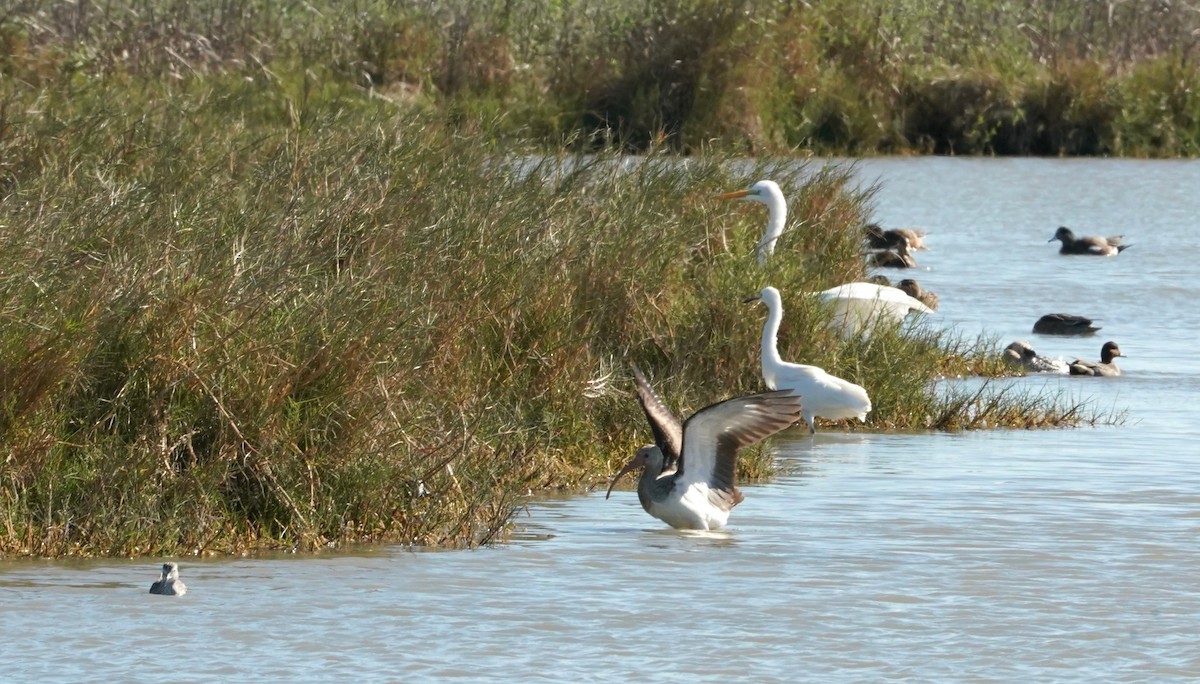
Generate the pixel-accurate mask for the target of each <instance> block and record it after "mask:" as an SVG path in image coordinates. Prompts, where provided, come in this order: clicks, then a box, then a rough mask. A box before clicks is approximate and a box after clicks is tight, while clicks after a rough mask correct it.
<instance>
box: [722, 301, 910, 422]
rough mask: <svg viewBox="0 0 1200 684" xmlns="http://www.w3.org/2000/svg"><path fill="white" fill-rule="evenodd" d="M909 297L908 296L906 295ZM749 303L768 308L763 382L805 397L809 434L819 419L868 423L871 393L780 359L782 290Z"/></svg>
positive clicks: (805, 420)
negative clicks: (764, 305) (780, 293)
mask: <svg viewBox="0 0 1200 684" xmlns="http://www.w3.org/2000/svg"><path fill="white" fill-rule="evenodd" d="M905 296H906V297H907V296H908V295H905ZM746 302H747V303H751V302H762V303H764V304H766V305H767V311H768V315H767V322H766V323H765V324H764V325H763V333H762V352H761V355H762V375H763V382H765V383H766V384H767V387H770V388H771V389H773V390H782V389H790V390H792V391H793V392H795V393H796V394H798V395H799V396H801V397H804V411H803V417H804V422H805V423H808V430H809V432H810V433H812V434H816V432H817V427H816V422H815V418H816V417H818V416H819V417H821V418H831V419H834V420H839V419H842V418H858V419H859V420H860V421H863V422H866V420H867V413H868V412H870V410H871V399H870V397H868V396H867V390H865V389H863V388H862V387H861V386H860V385H856V384H854V383H852V382H850V381H848V380H843V379H841V378H839V377H837V376H834V375H830V374H829V373H826V372H825V371H824V370H822V369H820V368H818V367H816V366H806V365H804V364H799V363H789V362H787V361H784V360H783V359H782V358H781V357H780V356H779V345H778V341H777V338H778V336H779V324H780V322H781V321H783V301H782V300H781V298H780V296H779V290H776V289H775V288H773V287H764V288H763V289H762V292H761V293H760V294H759V296H757V297H750V298H749V299H747V300H746Z"/></svg>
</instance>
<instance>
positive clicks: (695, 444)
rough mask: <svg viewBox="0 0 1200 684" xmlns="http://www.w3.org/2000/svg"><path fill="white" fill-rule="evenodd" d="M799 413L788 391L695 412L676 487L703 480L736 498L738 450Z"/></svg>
mask: <svg viewBox="0 0 1200 684" xmlns="http://www.w3.org/2000/svg"><path fill="white" fill-rule="evenodd" d="M800 412H801V399H800V397H798V396H796V395H795V394H792V392H791V390H777V391H775V392H763V393H761V394H751V395H748V396H743V397H736V398H734V399H727V400H725V401H722V402H720V403H717V404H712V405H711V406H707V407H705V408H702V409H700V410H699V411H697V412H696V413H695V415H693V416H692V417H690V418H688V419H687V422H685V423H684V427H683V430H684V432H683V434H684V437H683V453H682V454H681V456H680V461H679V469H678V471H677V481H676V484H677V486H678V485H684V486H686V485H688V484H690V483H696V482H703V483H706V484H707V485H708V486H709V487H710V488H711V489H713V490H715V491H716V492H721V493H725V494H727V495H728V496H729V497H734V496H736V495H735V492H736V488H735V487H734V479H735V475H736V469H737V453H738V450H739V449H741V448H742V447H746V446H749V445H751V444H754V443H756V442H758V441H760V440H763V439H765V438H767V437H770V436H771V435H773V434H775V433H776V432H779V431H780V430H782V429H784V428H786V427H788V426H789V425H791V424H792V423H795V422H796V421H797V420H798V419H799V418H800ZM734 503H736V501H735V502H734ZM729 505H730V506H732V504H729Z"/></svg>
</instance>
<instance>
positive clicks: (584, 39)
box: [0, 0, 1200, 156]
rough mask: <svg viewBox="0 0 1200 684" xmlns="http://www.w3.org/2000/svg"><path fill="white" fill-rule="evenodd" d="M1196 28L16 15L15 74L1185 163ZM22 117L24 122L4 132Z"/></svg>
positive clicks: (573, 137)
mask: <svg viewBox="0 0 1200 684" xmlns="http://www.w3.org/2000/svg"><path fill="white" fill-rule="evenodd" d="M1198 56H1200V14H1198V13H1196V12H1193V11H1191V9H1189V8H1188V7H1187V6H1186V5H1183V4H1180V3H1170V2H1161V1H1159V0H1128V1H1126V2H1062V1H1061V0H976V1H973V2H963V1H961V0H899V1H896V0H821V1H820V2H767V1H765V0H735V1H733V2H728V1H726V0H663V1H661V2H634V1H633V0H614V1H612V2H596V1H595V0H575V1H562V2H550V1H547V0H448V1H446V2H437V3H424V2H411V1H409V2H397V1H395V0H388V1H385V0H355V1H354V2H330V1H329V0H315V1H314V2H293V1H288V0H285V1H284V2H267V1H266V0H248V1H246V2H230V1H228V0H201V1H199V2H193V1H190V0H118V1H116V2H103V3H101V2H97V1H96V0H79V1H78V2H72V3H63V2H58V1H57V0H17V1H16V2H13V3H10V8H9V9H7V10H3V11H0V73H2V74H4V75H5V76H6V77H8V78H16V79H18V80H21V81H24V82H26V83H27V84H32V85H44V86H60V85H62V84H63V83H64V81H77V80H80V79H83V78H96V77H98V76H109V77H114V76H130V75H138V76H157V77H161V78H173V79H186V78H191V77H194V76H195V75H197V74H204V73H212V72H220V73H227V74H237V73H243V74H244V73H246V72H247V71H249V72H251V73H254V72H260V73H261V72H271V73H274V74H277V75H280V76H282V77H285V78H288V77H295V76H296V75H298V74H301V73H308V74H310V75H312V76H314V77H315V81H317V82H319V83H320V84H321V86H320V87H328V85H329V84H330V83H334V82H336V83H339V84H343V85H347V86H352V87H354V88H357V89H359V90H360V91H361V94H363V95H365V94H368V93H369V94H370V95H371V96H374V97H376V98H378V99H380V100H382V101H385V102H389V103H392V104H393V105H395V106H396V107H398V108H400V109H403V110H405V111H414V110H415V111H420V112H423V113H426V114H431V115H433V116H434V117H435V118H437V119H438V120H439V121H441V122H443V123H444V124H446V125H450V126H451V127H453V128H455V129H458V130H473V131H479V130H482V131H485V132H487V133H488V134H489V135H490V136H493V137H507V138H514V137H515V138H519V139H524V140H533V141H536V142H538V143H539V144H540V145H542V146H543V147H544V148H548V149H557V148H558V147H559V145H560V144H562V143H564V142H568V143H570V144H572V145H580V146H583V147H586V148H590V149H598V148H600V147H604V146H608V145H612V144H618V145H621V146H623V147H625V149H627V150H636V151H645V150H647V149H650V148H652V147H656V146H661V145H665V146H666V147H668V148H669V149H672V150H674V151H676V152H680V151H685V152H691V153H694V152H699V151H702V150H705V149H708V148H710V146H712V145H716V146H718V147H722V148H728V149H731V150H735V151H739V152H742V153H745V152H756V153H761V152H781V151H782V152H786V151H791V150H794V149H797V148H803V149H807V150H811V151H815V152H817V153H820V154H840V155H847V154H878V153H882V154H891V153H910V152H916V153H927V152H934V153H939V154H1033V155H1125V156H1130V155H1132V156H1181V155H1182V156H1193V155H1196V154H1197V153H1198V152H1200V97H1198V96H1197V93H1198V92H1200V68H1198V67H1200V63H1198ZM10 113H11V112H10Z"/></svg>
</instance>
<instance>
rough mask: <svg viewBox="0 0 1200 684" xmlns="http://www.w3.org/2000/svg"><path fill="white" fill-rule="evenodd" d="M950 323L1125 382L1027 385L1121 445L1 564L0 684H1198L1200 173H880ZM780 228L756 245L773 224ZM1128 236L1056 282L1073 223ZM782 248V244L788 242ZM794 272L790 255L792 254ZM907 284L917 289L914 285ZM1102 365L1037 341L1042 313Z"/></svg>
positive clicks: (939, 438) (996, 165) (936, 447)
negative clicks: (172, 578) (329, 552)
mask: <svg viewBox="0 0 1200 684" xmlns="http://www.w3.org/2000/svg"><path fill="white" fill-rule="evenodd" d="M858 171H859V173H860V174H861V176H862V178H863V179H864V181H865V182H870V181H873V180H876V179H878V180H880V181H882V183H883V185H882V187H881V189H880V191H879V194H878V195H877V218H878V219H880V221H881V222H882V223H883V224H884V225H885V226H886V227H899V226H906V225H913V226H920V227H923V228H925V229H927V230H928V231H929V233H930V234H929V237H928V239H927V243H928V244H929V245H930V249H929V250H928V251H924V252H918V253H917V254H916V256H917V259H918V261H919V262H920V264H921V268H920V269H919V270H918V271H917V272H916V273H906V274H904V275H909V276H915V277H917V278H918V279H919V280H921V282H922V283H923V284H924V285H925V286H926V287H928V288H929V289H932V290H934V291H935V292H937V293H938V294H939V295H940V297H941V307H942V308H941V311H940V312H939V314H938V315H937V318H938V320H939V322H940V324H942V325H950V326H954V327H956V328H958V329H960V330H962V331H963V332H964V333H965V334H968V335H972V336H973V335H974V334H975V333H977V332H980V331H984V330H987V331H990V332H991V333H993V334H994V335H996V336H997V338H998V341H999V346H1003V345H1004V344H1007V342H1008V341H1010V340H1012V339H1016V338H1024V339H1027V340H1029V341H1030V342H1031V343H1032V344H1033V346H1034V347H1035V348H1036V349H1037V350H1038V351H1039V352H1040V353H1042V354H1046V355H1050V356H1063V357H1065V358H1067V359H1068V360H1069V359H1071V358H1074V357H1075V356H1077V355H1078V356H1084V357H1087V358H1098V355H1099V350H1100V345H1101V344H1102V343H1103V342H1104V341H1105V340H1108V339H1113V340H1116V341H1117V342H1119V343H1120V345H1121V348H1122V350H1123V351H1124V353H1126V354H1127V355H1128V356H1129V358H1128V359H1121V360H1120V361H1119V362H1120V363H1121V366H1122V368H1123V369H1124V371H1125V375H1123V376H1122V377H1120V378H1111V379H1110V378H1104V379H1092V378H1086V379H1085V378H1045V377H1034V378H1024V379H1020V380H1016V381H1014V382H1018V383H1029V384H1033V385H1034V386H1036V387H1041V386H1046V387H1047V388H1048V389H1050V390H1057V389H1060V388H1061V389H1062V390H1063V391H1065V392H1067V393H1069V394H1070V395H1071V396H1077V397H1086V398H1090V399H1091V400H1092V401H1093V402H1094V403H1095V404H1096V405H1097V406H1099V407H1101V408H1110V409H1113V410H1117V411H1125V412H1127V421H1126V423H1125V424H1124V425H1122V426H1119V427H1102V428H1083V429H1075V430H1059V431H1036V432H1023V431H1022V432H1011V431H1003V432H980V433H971V434H960V435H946V434H920V435H893V434H857V433H856V434H843V433H837V432H834V431H824V432H821V433H819V434H818V435H817V436H816V437H815V438H812V439H810V438H808V437H806V436H804V435H803V434H798V435H790V437H791V439H781V440H777V441H776V442H775V443H776V444H777V446H778V447H779V459H780V463H781V464H782V466H783V468H784V474H783V475H782V476H781V477H779V478H777V479H776V480H774V481H772V482H770V483H764V484H752V485H747V486H745V487H743V489H744V491H745V494H746V500H745V502H744V503H743V504H742V505H741V506H739V507H738V508H737V510H735V511H734V514H733V516H732V517H731V519H730V526H729V528H728V529H727V530H725V531H723V532H720V533H710V534H686V533H680V532H675V531H672V530H669V529H666V528H665V527H663V526H662V525H661V524H660V523H658V521H656V520H654V519H652V518H650V517H649V516H647V515H646V514H645V513H643V512H642V510H641V508H640V506H639V505H638V503H637V498H636V496H634V495H633V494H632V493H631V492H628V491H624V492H615V493H614V494H613V498H612V499H611V500H608V501H605V500H604V496H603V492H597V493H594V494H592V495H590V496H586V497H570V498H564V499H550V500H543V501H539V502H534V503H531V504H530V505H529V507H528V510H527V511H526V512H525V513H523V514H522V516H521V517H520V520H519V522H520V524H521V529H520V531H519V532H518V533H517V534H516V535H515V537H514V538H513V539H512V540H511V541H510V542H509V543H507V544H504V545H500V546H497V547H493V548H487V549H480V550H475V551H469V552H414V551H410V550H406V549H402V548H398V547H382V548H372V549H363V550H360V551H359V552H358V553H350V554H344V555H337V556H325V557H318V558H295V557H278V558H259V559H243V560H228V559H225V560H202V561H201V560H189V559H182V560H181V577H182V579H183V580H184V581H185V582H187V584H188V586H189V593H188V594H187V595H186V596H184V597H180V598H174V597H161V596H150V595H148V594H147V593H146V592H147V590H148V589H149V586H150V583H151V582H152V581H153V580H154V579H156V578H157V576H158V566H159V564H160V562H161V560H160V559H142V560H137V561H125V560H105V561H28V560H22V561H9V562H0V625H2V626H3V634H4V638H3V639H0V679H4V680H5V681H31V680H36V681H68V680H70V681H78V680H88V681H105V680H121V681H145V680H150V679H163V678H170V679H171V680H172V681H211V680H218V679H221V680H228V679H236V678H242V679H244V678H246V677H249V676H254V677H256V678H258V679H266V680H288V681H329V680H340V679H349V678H352V677H353V678H356V679H365V680H369V681H380V680H388V681H422V680H446V679H460V680H472V681H474V680H492V681H555V682H558V681H576V680H582V681H608V680H635V681H636V680H655V681H684V680H689V681H691V680H697V679H699V680H718V679H727V678H730V677H745V678H748V679H749V680H752V681H772V680H774V681H819V682H861V681H879V680H901V679H907V680H911V681H922V682H924V681H1013V680H1015V679H1017V678H1020V679H1021V680H1023V681H1084V680H1100V681H1105V682H1123V681H1171V680H1190V679H1195V678H1197V677H1200V641H1198V637H1197V635H1198V634H1200V553H1198V551H1197V538H1198V535H1197V532H1198V531H1200V466H1198V464H1197V461H1198V460H1200V458H1198V457H1200V448H1198V445H1200V440H1198V439H1197V438H1198V436H1200V428H1198V427H1197V417H1198V416H1197V411H1196V408H1195V406H1196V402H1197V401H1198V400H1200V368H1198V367H1197V363H1196V362H1195V360H1194V359H1195V358H1196V357H1195V353H1194V341H1195V335H1196V332H1195V331H1196V330H1197V329H1198V328H1200V314H1197V306H1196V305H1195V303H1196V302H1197V300H1200V288H1198V287H1197V286H1196V285H1195V277H1194V276H1195V274H1196V273H1197V267H1196V264H1197V263H1198V262H1200V249H1198V248H1197V247H1196V246H1195V245H1194V244H1192V243H1191V242H1189V241H1190V240H1192V239H1196V240H1200V233H1198V232H1197V231H1196V229H1195V227H1194V224H1195V221H1196V220H1197V218H1196V217H1198V216H1200V196H1198V195H1197V193H1196V192H1195V190H1196V188H1200V163H1197V162H1161V161H1154V162H1146V161H1104V160H1080V161H1076V160H981V159H945V158H922V159H884V160H870V161H866V162H861V163H860V164H859V165H858ZM764 220H765V217H764ZM1060 224H1063V225H1068V226H1071V227H1072V228H1075V229H1076V232H1077V233H1079V234H1115V233H1125V235H1126V239H1127V241H1129V242H1131V243H1133V245H1134V246H1133V247H1132V248H1131V249H1129V250H1128V251H1126V252H1125V253H1124V254H1122V255H1121V256H1120V257H1117V258H1113V259H1093V258H1087V257H1059V256H1058V255H1057V243H1055V244H1047V242H1046V241H1047V240H1048V239H1049V238H1050V236H1051V235H1053V233H1054V229H1055V228H1056V227H1057V226H1058V225H1060ZM783 246H786V234H785V237H784V242H783ZM779 253H780V254H784V253H786V252H785V251H784V250H783V248H782V247H781V251H780V252H779ZM889 275H891V276H893V277H901V274H900V272H892V273H889ZM1053 311H1065V312H1069V313H1078V314H1083V315H1088V316H1091V317H1094V318H1096V319H1097V320H1098V323H1099V324H1101V325H1102V326H1103V328H1104V329H1103V330H1102V331H1101V332H1100V334H1099V335H1098V336H1096V337H1090V338H1054V337H1040V336H1035V335H1032V334H1031V333H1030V332H1029V331H1030V328H1031V327H1032V325H1033V321H1035V320H1036V319H1037V317H1038V316H1040V315H1042V314H1044V313H1050V312H1053Z"/></svg>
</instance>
